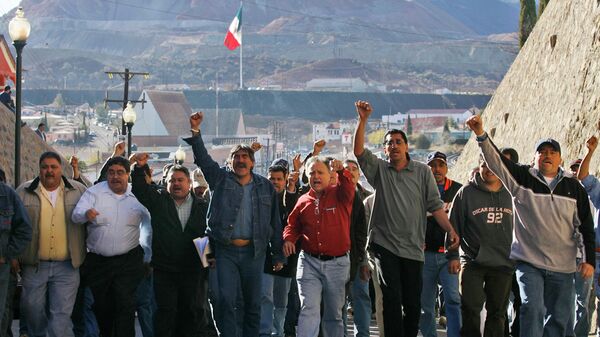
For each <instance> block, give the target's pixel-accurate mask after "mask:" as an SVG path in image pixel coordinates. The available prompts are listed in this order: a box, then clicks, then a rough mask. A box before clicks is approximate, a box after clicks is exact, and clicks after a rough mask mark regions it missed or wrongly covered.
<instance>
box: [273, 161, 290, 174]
mask: <svg viewBox="0 0 600 337" xmlns="http://www.w3.org/2000/svg"><path fill="white" fill-rule="evenodd" d="M273 166H280V167H283V168H284V169H285V170H286V171H289V170H290V164H289V163H288V161H287V160H285V159H283V158H278V159H275V160H273V162H272V163H271V166H269V167H273Z"/></svg>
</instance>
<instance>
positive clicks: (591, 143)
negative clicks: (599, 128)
mask: <svg viewBox="0 0 600 337" xmlns="http://www.w3.org/2000/svg"><path fill="white" fill-rule="evenodd" d="M585 147H586V148H587V149H588V152H590V153H591V152H594V151H596V148H597V147H598V138H596V136H591V137H590V138H589V139H588V140H587V142H585Z"/></svg>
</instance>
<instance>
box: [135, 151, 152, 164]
mask: <svg viewBox="0 0 600 337" xmlns="http://www.w3.org/2000/svg"><path fill="white" fill-rule="evenodd" d="M149 158H150V155H148V154H147V153H146V152H140V153H136V154H135V162H136V165H137V166H138V167H143V166H145V165H146V164H148V159H149Z"/></svg>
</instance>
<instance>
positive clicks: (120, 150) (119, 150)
mask: <svg viewBox="0 0 600 337" xmlns="http://www.w3.org/2000/svg"><path fill="white" fill-rule="evenodd" d="M124 154H125V142H124V141H120V142H118V143H117V144H115V148H114V149H113V154H112V156H113V157H120V156H122V155H124Z"/></svg>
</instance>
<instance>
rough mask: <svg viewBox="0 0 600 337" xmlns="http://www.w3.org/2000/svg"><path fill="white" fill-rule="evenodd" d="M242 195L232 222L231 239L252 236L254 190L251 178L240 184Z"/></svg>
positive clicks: (249, 237)
mask: <svg viewBox="0 0 600 337" xmlns="http://www.w3.org/2000/svg"><path fill="white" fill-rule="evenodd" d="M242 187H243V191H244V195H243V196H242V203H241V205H240V210H239V211H238V214H237V217H236V219H235V224H233V233H231V239H232V240H234V239H244V240H247V239H251V238H252V214H253V210H252V195H253V193H252V191H253V190H254V181H253V180H251V181H250V182H249V183H248V184H246V185H244V186H242Z"/></svg>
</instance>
